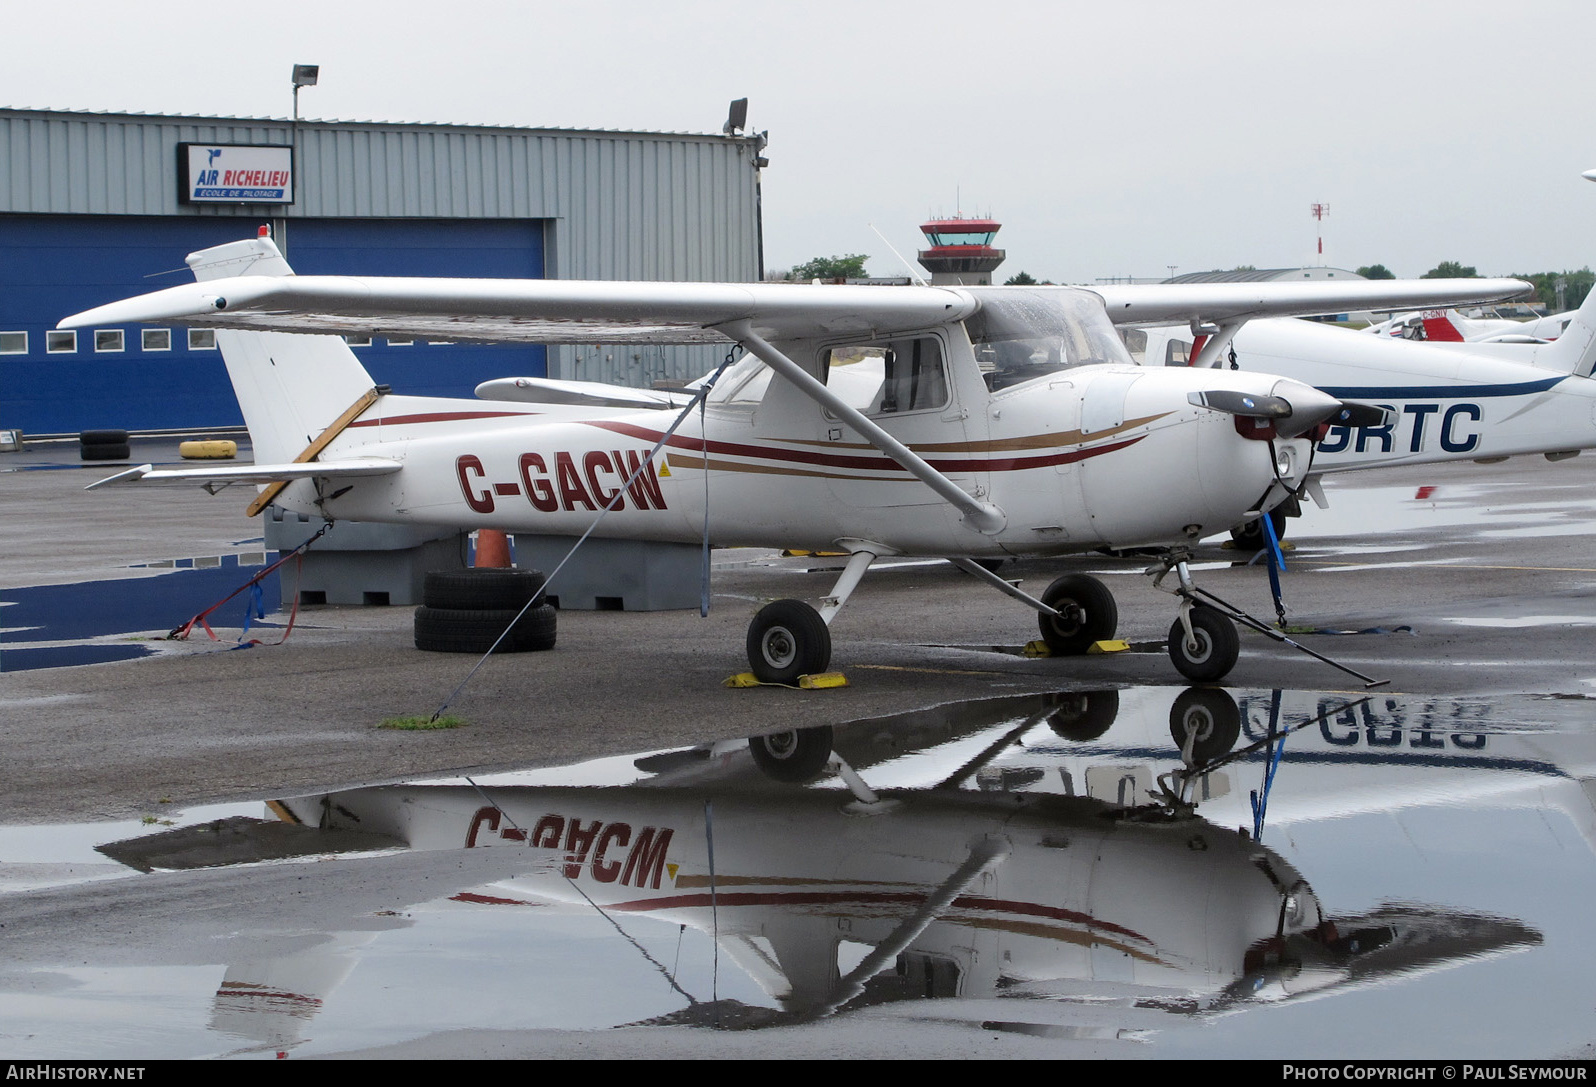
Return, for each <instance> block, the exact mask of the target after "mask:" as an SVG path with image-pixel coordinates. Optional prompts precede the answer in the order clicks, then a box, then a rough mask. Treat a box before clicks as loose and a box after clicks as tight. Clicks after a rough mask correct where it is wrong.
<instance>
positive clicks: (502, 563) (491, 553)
mask: <svg viewBox="0 0 1596 1087" xmlns="http://www.w3.org/2000/svg"><path fill="white" fill-rule="evenodd" d="M473 565H475V566H479V567H481V566H493V567H498V568H501V569H507V568H509V566H510V565H511V563H510V537H508V536H506V535H505V534H504V533H502V532H500V531H499V530H498V529H496V528H479V529H477V558H476V562H475V563H474V564H473Z"/></svg>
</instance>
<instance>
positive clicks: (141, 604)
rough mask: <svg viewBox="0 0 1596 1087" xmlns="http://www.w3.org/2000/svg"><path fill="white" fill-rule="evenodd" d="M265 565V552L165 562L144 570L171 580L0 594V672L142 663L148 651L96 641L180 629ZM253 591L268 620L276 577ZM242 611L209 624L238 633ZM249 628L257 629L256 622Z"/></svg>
mask: <svg viewBox="0 0 1596 1087" xmlns="http://www.w3.org/2000/svg"><path fill="white" fill-rule="evenodd" d="M265 561H266V554H265V553H264V552H253V553H250V552H246V553H244V554H242V555H221V556H210V557H201V558H188V559H172V560H168V562H167V563H149V564H146V565H147V567H148V568H154V569H163V568H166V566H167V565H168V564H170V566H171V571H172V572H171V573H164V574H154V575H151V576H148V577H136V578H118V579H112V580H106V581H84V582H77V583H75V584H67V585H39V586H33V587H28V588H20V589H0V633H3V635H4V638H5V641H6V645H5V647H4V648H3V649H0V672H21V671H26V670H29V669H34V668H65V667H72V666H76V665H83V664H103V663H106V662H109V661H119V660H131V659H133V658H135V657H141V656H146V655H148V654H149V653H151V652H154V650H153V649H151V648H150V647H148V646H140V645H137V644H135V643H113V644H107V643H105V642H104V641H103V639H106V638H109V637H114V636H116V635H125V634H131V633H135V632H146V631H160V632H162V633H164V632H166V631H168V630H170V629H172V628H173V627H176V626H180V625H182V624H183V623H186V622H188V620H189V619H191V618H192V617H193V616H194V615H196V614H198V613H199V612H201V611H203V610H205V609H206V608H208V607H210V606H211V605H212V604H215V603H216V602H217V601H218V600H220V599H222V598H223V597H225V596H226V595H227V594H228V593H230V592H232V591H233V590H234V589H236V588H238V587H239V585H241V584H243V583H244V582H245V581H248V580H249V578H250V577H251V576H252V575H253V574H254V573H256V572H258V570H259V568H260V567H261V566H263V565H264V564H265ZM260 589H261V592H260V603H261V605H262V606H263V607H264V610H265V612H266V614H267V615H268V616H270V615H273V614H275V613H276V612H277V611H279V610H280V605H279V604H278V601H279V599H280V596H281V589H280V588H279V581H278V575H277V574H276V573H273V574H271V575H269V576H268V577H266V578H265V579H263V580H262V581H261V584H260ZM248 607H250V594H249V593H247V592H246V593H242V594H240V595H239V596H237V597H235V598H233V599H232V600H230V601H228V603H227V604H226V605H224V606H223V607H222V608H221V609H220V610H219V611H218V612H217V613H216V615H215V616H214V617H213V618H215V619H217V621H219V622H220V623H222V624H223V625H227V626H234V627H241V626H243V625H244V615H245V611H246V608H248ZM253 614H254V613H253V612H251V615H253ZM252 621H253V622H255V623H257V624H258V623H259V620H258V619H254V620H252ZM47 643H50V644H47Z"/></svg>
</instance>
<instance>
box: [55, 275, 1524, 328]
mask: <svg viewBox="0 0 1596 1087" xmlns="http://www.w3.org/2000/svg"><path fill="white" fill-rule="evenodd" d="M1014 289H1015V288H1006V287H1003V288H998V287H995V288H982V287H873V286H845V285H834V286H822V287H800V286H795V285H791V284H776V283H746V284H738V283H608V282H583V281H574V280H518V279H421V278H404V277H359V276H296V275H287V276H285V275H269V276H262V275H243V276H237V277H233V278H227V279H222V280H209V281H206V282H201V283H195V284H190V285H185V286H181V287H171V288H168V289H166V290H163V291H157V292H155V293H153V294H147V295H143V296H141V297H138V298H132V299H127V300H125V301H121V302H113V303H111V304H110V305H106V306H100V307H98V308H96V309H92V310H88V311H86V312H84V313H79V314H76V315H75V316H72V317H69V318H67V319H66V320H64V321H62V322H61V325H60V327H62V328H78V327H89V326H99V325H118V324H174V325H183V326H189V327H199V328H204V327H215V328H236V329H252V330H257V331H267V332H272V331H276V332H330V333H344V334H348V333H354V334H363V335H378V336H408V337H416V338H422V339H432V340H468V341H470V340H475V341H485V342H496V343H505V342H528V343H657V344H691V343H728V342H731V341H732V340H734V339H735V338H736V337H735V336H734V335H728V334H727V332H725V331H723V329H724V328H725V327H726V326H728V325H730V324H732V323H734V322H747V327H748V328H750V329H751V330H752V331H753V332H754V333H755V334H756V335H758V336H760V337H763V338H765V339H771V340H785V339H806V338H812V337H823V336H828V335H831V334H835V333H846V334H853V333H861V334H887V333H894V332H905V331H910V330H914V329H922V328H928V327H931V326H933V325H938V324H943V323H946V322H949V321H958V320H962V319H964V318H965V317H968V316H970V315H971V314H973V313H974V312H976V311H977V310H978V309H979V308H980V306H981V295H982V293H983V291H986V290H993V291H998V290H1002V291H1013V290H1014ZM1023 289H1025V290H1033V291H1046V290H1078V288H1049V287H1030V288H1023ZM1092 289H1093V290H1094V291H1095V293H1096V294H1097V295H1099V296H1100V297H1101V298H1102V299H1103V301H1104V304H1105V306H1106V308H1107V310H1108V314H1109V316H1110V318H1111V319H1112V320H1113V321H1114V323H1115V324H1158V323H1170V322H1175V321H1180V322H1185V321H1193V322H1203V323H1217V324H1221V325H1231V324H1239V323H1240V322H1242V321H1245V320H1248V319H1250V318H1253V317H1280V316H1294V315H1304V314H1317V313H1340V312H1346V311H1348V310H1366V309H1413V308H1434V307H1441V306H1448V305H1464V304H1472V303H1479V302H1488V301H1496V300H1500V299H1504V298H1509V297H1512V296H1514V295H1518V294H1522V293H1524V292H1525V291H1526V290H1528V289H1529V286H1528V284H1525V283H1521V282H1519V281H1518V280H1513V279H1432V280H1380V281H1364V282H1357V283H1327V282H1325V281H1322V280H1321V281H1315V282H1311V283H1264V284H1255V283H1219V284H1194V285H1189V286H1188V285H1180V284H1175V285H1163V284H1159V285H1133V286H1100V287H1096V288H1092Z"/></svg>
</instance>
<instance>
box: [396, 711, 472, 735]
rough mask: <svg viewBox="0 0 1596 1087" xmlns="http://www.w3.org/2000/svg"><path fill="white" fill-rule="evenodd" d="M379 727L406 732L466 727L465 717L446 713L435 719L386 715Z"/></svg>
mask: <svg viewBox="0 0 1596 1087" xmlns="http://www.w3.org/2000/svg"><path fill="white" fill-rule="evenodd" d="M377 727H378V728H396V729H400V730H402V731H404V732H426V731H428V730H431V729H436V728H464V727H465V720H464V718H460V717H456V716H454V714H452V713H446V714H444V715H443V716H442V717H440V718H438V719H437V720H436V721H434V720H433V719H432V718H431V717H384V718H383V719H382V722H381V723H380V724H378V725H377Z"/></svg>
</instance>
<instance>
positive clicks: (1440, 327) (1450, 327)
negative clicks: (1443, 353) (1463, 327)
mask: <svg viewBox="0 0 1596 1087" xmlns="http://www.w3.org/2000/svg"><path fill="white" fill-rule="evenodd" d="M1460 317H1462V314H1460V313H1458V311H1457V310H1455V309H1452V310H1438V309H1432V310H1425V311H1424V338H1425V339H1426V340H1429V341H1430V342H1431V343H1462V342H1463V333H1462V332H1461V331H1459V330H1458V325H1457V321H1458V319H1459V318H1460Z"/></svg>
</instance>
